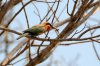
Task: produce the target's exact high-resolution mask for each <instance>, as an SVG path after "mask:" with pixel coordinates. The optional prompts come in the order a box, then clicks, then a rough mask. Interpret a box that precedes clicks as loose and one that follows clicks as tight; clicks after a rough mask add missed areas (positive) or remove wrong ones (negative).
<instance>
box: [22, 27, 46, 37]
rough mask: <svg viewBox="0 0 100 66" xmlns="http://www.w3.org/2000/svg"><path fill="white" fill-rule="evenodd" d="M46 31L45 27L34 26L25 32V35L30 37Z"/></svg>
mask: <svg viewBox="0 0 100 66" xmlns="http://www.w3.org/2000/svg"><path fill="white" fill-rule="evenodd" d="M44 31H45V27H43V26H33V27H31V28H29V29H27V30H25V31H24V33H29V34H30V35H35V36H36V35H39V34H41V33H43V32H44Z"/></svg>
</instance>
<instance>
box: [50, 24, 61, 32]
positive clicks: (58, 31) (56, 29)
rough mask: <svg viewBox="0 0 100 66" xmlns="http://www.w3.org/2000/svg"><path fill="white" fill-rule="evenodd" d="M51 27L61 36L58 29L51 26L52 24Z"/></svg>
mask: <svg viewBox="0 0 100 66" xmlns="http://www.w3.org/2000/svg"><path fill="white" fill-rule="evenodd" d="M50 26H51V27H52V28H53V29H55V31H56V32H57V33H58V34H59V30H58V29H57V28H56V27H54V26H53V25H51V24H50Z"/></svg>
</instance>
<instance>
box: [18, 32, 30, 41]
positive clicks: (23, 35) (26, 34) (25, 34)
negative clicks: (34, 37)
mask: <svg viewBox="0 0 100 66" xmlns="http://www.w3.org/2000/svg"><path fill="white" fill-rule="evenodd" d="M28 35H29V33H24V34H22V35H20V36H19V37H18V38H17V40H18V39H20V38H22V37H26V36H28Z"/></svg>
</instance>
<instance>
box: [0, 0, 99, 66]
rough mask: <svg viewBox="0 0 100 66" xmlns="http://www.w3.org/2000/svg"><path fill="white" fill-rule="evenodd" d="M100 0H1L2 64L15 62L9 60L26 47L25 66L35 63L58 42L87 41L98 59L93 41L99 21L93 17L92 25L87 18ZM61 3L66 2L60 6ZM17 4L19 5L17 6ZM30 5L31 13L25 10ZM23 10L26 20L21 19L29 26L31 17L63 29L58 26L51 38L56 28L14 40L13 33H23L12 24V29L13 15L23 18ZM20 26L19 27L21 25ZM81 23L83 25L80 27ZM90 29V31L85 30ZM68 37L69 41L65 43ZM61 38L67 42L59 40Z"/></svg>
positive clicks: (44, 56)
mask: <svg viewBox="0 0 100 66" xmlns="http://www.w3.org/2000/svg"><path fill="white" fill-rule="evenodd" d="M99 3H100V1H99V0H97V1H94V0H53V1H47V0H45V1H37V0H30V1H24V0H8V1H7V0H6V1H4V2H3V1H2V0H1V1H0V30H1V32H0V36H1V37H0V38H1V39H0V42H1V45H4V44H5V47H6V48H5V49H4V50H3V51H2V52H4V53H5V54H6V57H5V59H3V60H2V62H1V66H6V65H10V64H14V63H12V62H13V61H14V59H17V58H18V57H19V56H20V55H22V54H23V53H24V52H26V51H27V50H28V51H27V52H28V53H27V52H26V53H27V54H28V56H27V57H26V58H28V62H27V64H26V66H35V65H37V64H39V63H42V62H43V61H44V60H46V59H47V58H48V57H49V56H50V55H51V54H52V52H53V51H54V49H55V48H56V47H57V46H71V45H76V44H81V43H83V44H85V43H87V42H91V43H92V45H93V49H94V51H95V53H96V56H97V57H98V60H100V59H99V55H98V52H97V50H96V47H95V42H96V43H98V44H99V43H100V33H97V34H96V32H98V31H99V30H100V24H99V21H97V22H96V20H94V24H93V25H92V24H91V23H90V24H89V22H90V21H87V20H89V19H91V20H93V18H90V16H92V15H94V14H95V13H96V12H97V11H98V9H97V8H99V6H100V5H99ZM62 4H63V5H65V6H62ZM21 5H22V7H21ZM39 5H40V7H39ZM41 5H42V6H41ZM19 6H20V7H21V8H19ZM30 7H33V8H31V9H30V10H32V11H33V10H34V12H32V13H33V17H32V16H28V14H29V13H30V12H31V11H28V8H30ZM17 8H19V9H17ZM69 9H70V10H69ZM12 10H16V11H14V12H16V13H13V12H12ZM42 10H43V11H42ZM42 12H44V13H42ZM23 13H24V15H25V20H26V21H25V20H24V19H23V21H24V22H25V23H26V24H27V28H29V27H30V20H29V19H30V18H31V21H34V22H33V24H34V23H37V22H38V23H42V22H44V21H48V22H50V23H51V24H52V25H53V26H55V27H56V28H58V27H60V26H62V27H63V29H61V28H59V34H56V36H55V38H54V37H53V38H51V35H52V34H54V33H56V32H53V33H51V32H47V33H46V34H45V35H43V37H42V38H41V37H40V36H39V37H36V38H31V37H27V38H26V39H24V40H16V39H14V37H15V36H17V35H21V34H22V33H20V32H18V31H17V30H16V29H15V28H13V30H12V29H11V26H12V27H15V26H14V25H13V24H16V21H15V20H14V19H15V18H17V16H18V17H19V18H22V17H23V16H22V15H21V16H19V15H20V14H23ZM33 19H34V20H33ZM94 19H95V18H94ZM86 21H87V22H86ZM24 22H22V24H21V26H23V27H24V25H25V23H24ZM12 23H13V24H12ZM17 25H19V23H17ZM21 26H19V27H20V28H21ZM25 27H26V26H25ZM80 27H82V29H81V28H80ZM60 29H61V30H60ZM19 30H20V29H19ZM9 32H10V33H9ZM89 32H90V34H88V33H89ZM12 33H14V34H12ZM49 35H50V36H49ZM84 35H87V36H84ZM36 41H38V42H36ZM39 41H41V42H39ZM69 41H70V42H71V43H68V42H69ZM73 41H74V42H73ZM45 42H46V43H47V44H46V45H44V43H45ZM63 42H64V43H66V44H62V43H63ZM16 43H17V45H16V46H15V47H14V48H13V49H12V50H11V49H10V52H9V47H10V45H15V44H16ZM34 47H38V48H37V50H36V51H35V53H34V52H33V49H32V48H34ZM18 62H20V61H18Z"/></svg>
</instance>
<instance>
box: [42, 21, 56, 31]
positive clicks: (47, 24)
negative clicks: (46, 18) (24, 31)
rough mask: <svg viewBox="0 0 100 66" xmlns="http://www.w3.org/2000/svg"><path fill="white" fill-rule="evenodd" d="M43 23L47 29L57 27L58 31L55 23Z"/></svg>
mask: <svg viewBox="0 0 100 66" xmlns="http://www.w3.org/2000/svg"><path fill="white" fill-rule="evenodd" d="M43 25H44V26H45V27H46V29H47V31H49V30H50V29H55V30H56V31H58V29H56V28H55V27H54V26H53V25H51V24H50V23H49V22H43Z"/></svg>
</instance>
